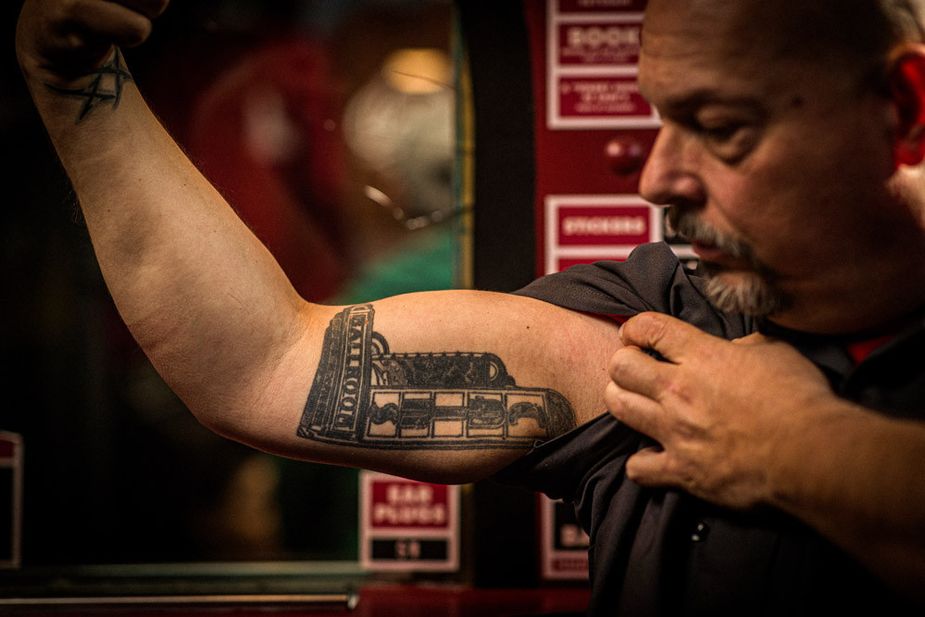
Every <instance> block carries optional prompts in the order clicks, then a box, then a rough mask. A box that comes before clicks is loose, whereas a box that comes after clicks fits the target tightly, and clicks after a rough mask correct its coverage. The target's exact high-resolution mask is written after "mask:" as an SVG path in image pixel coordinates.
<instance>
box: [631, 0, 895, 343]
mask: <svg viewBox="0 0 925 617" xmlns="http://www.w3.org/2000/svg"><path fill="white" fill-rule="evenodd" d="M770 4H771V5H785V4H789V3H776V2H775V3H770ZM767 6H768V4H765V5H764V7H763V8H762V7H761V3H760V2H754V3H753V2H751V1H749V0H739V1H737V2H724V1H721V0H651V1H650V2H649V8H648V10H647V12H646V22H645V28H644V33H643V49H642V55H641V59H640V75H639V79H640V85H641V87H642V90H643V94H645V96H646V97H647V98H648V99H649V100H650V101H651V102H652V103H653V104H654V105H655V106H656V107H657V108H658V110H659V112H660V113H661V115H662V120H663V128H662V130H661V133H660V134H659V138H658V140H657V141H656V144H655V146H654V148H653V151H652V154H651V157H650V159H649V161H648V163H647V165H646V168H645V170H644V171H643V176H642V180H641V192H642V194H643V196H644V197H646V198H647V199H648V200H650V201H652V202H654V203H658V204H666V205H671V206H672V208H671V211H670V214H669V217H670V220H671V222H672V223H673V224H674V225H675V226H676V227H678V228H679V231H680V232H682V233H683V234H687V235H688V236H690V237H691V239H692V241H693V245H694V250H695V251H696V252H697V253H698V254H699V256H700V257H701V260H702V262H703V263H704V265H705V266H706V268H707V271H708V273H709V274H710V275H711V279H712V280H711V282H710V288H711V296H712V298H713V299H714V301H715V302H716V303H717V304H718V305H719V306H720V308H722V309H725V310H737V311H744V312H748V313H751V314H757V315H768V314H770V315H772V316H774V318H775V320H777V321H780V322H782V323H784V324H785V325H791V326H794V327H800V326H801V325H804V324H803V323H801V322H802V321H805V319H804V317H803V316H804V315H807V314H808V312H810V311H811V310H812V308H813V305H814V304H817V303H820V302H826V303H831V302H833V301H844V300H845V299H847V298H850V297H851V295H852V294H857V293H861V292H862V291H863V283H864V280H865V277H867V276H869V270H868V269H869V268H870V267H872V261H871V260H873V261H876V260H875V259H874V257H875V256H876V255H877V253H878V251H879V250H880V249H881V248H882V246H883V242H888V241H889V237H890V234H891V230H893V229H895V227H894V226H895V225H896V219H897V215H896V213H895V207H894V206H891V204H893V203H895V200H894V199H893V198H892V196H891V195H890V192H889V190H888V182H887V181H888V180H889V178H890V176H891V175H892V173H893V171H894V167H893V162H892V151H891V143H890V130H889V126H890V122H891V116H890V106H889V104H888V103H889V101H888V100H887V99H886V98H885V97H882V96H880V95H877V94H875V93H874V92H873V91H872V89H870V88H867V89H865V88H864V87H863V86H862V79H861V76H862V75H863V74H864V70H863V69H864V67H859V68H857V69H856V70H852V71H848V70H846V69H844V68H843V67H841V66H837V65H833V64H831V63H829V64H826V63H824V62H822V61H812V60H806V59H802V60H798V59H797V58H796V57H794V56H792V55H788V54H787V53H784V52H785V47H786V45H787V44H788V43H795V44H797V45H799V42H798V41H797V42H793V41H786V40H783V39H784V36H783V35H780V34H779V33H780V32H782V31H787V28H786V24H785V20H786V19H789V18H790V16H789V15H786V14H783V15H779V16H777V17H776V16H775V15H774V14H773V11H769V10H768V9H767ZM778 12H780V9H778ZM758 13H763V14H761V15H759V14H758ZM777 19H779V21H775V20H777ZM873 60H876V59H873ZM871 66H873V62H872V65H871Z"/></svg>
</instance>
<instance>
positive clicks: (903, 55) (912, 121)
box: [888, 45, 925, 167]
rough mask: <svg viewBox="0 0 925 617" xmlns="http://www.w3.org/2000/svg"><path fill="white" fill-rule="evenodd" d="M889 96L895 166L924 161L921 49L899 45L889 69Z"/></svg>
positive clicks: (924, 55) (924, 50)
mask: <svg viewBox="0 0 925 617" xmlns="http://www.w3.org/2000/svg"><path fill="white" fill-rule="evenodd" d="M888 75H889V85H890V93H891V96H892V99H893V105H894V106H895V109H896V114H897V120H898V124H897V127H896V132H895V134H894V135H893V159H894V161H895V162H896V166H897V167H898V166H900V165H910V166H914V165H918V164H919V163H921V162H922V161H923V160H925V46H922V45H907V46H903V47H902V48H900V49H899V50H897V52H896V53H895V54H893V56H892V59H891V62H890V67H889V73H888Z"/></svg>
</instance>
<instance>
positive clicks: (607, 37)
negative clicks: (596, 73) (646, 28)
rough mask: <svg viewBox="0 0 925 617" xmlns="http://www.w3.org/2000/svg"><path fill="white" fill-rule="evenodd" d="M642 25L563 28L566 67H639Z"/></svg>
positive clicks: (561, 49)
mask: <svg viewBox="0 0 925 617" xmlns="http://www.w3.org/2000/svg"><path fill="white" fill-rule="evenodd" d="M641 32H642V24H641V23H639V22H635V23H614V22H612V21H606V22H605V21H601V22H590V23H573V24H561V23H560V24H559V46H558V47H559V58H558V61H559V64H560V65H562V66H591V65H603V66H606V67H608V68H613V67H614V66H616V65H627V66H635V65H636V64H637V63H638V62H639V41H640V34H641Z"/></svg>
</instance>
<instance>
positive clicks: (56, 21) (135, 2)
mask: <svg viewBox="0 0 925 617" xmlns="http://www.w3.org/2000/svg"><path fill="white" fill-rule="evenodd" d="M168 2H169V0H26V2H25V4H24V5H23V9H22V13H21V14H20V17H19V24H18V27H17V30H16V54H17V56H18V58H19V63H20V66H22V68H23V71H24V72H25V73H26V75H27V76H35V77H38V78H39V79H42V80H43V81H46V82H48V83H56V82H57V83H60V82H66V81H68V80H70V79H73V78H75V77H78V76H80V75H84V74H87V73H90V72H92V71H94V70H95V69H97V68H98V67H99V66H100V65H102V64H103V63H104V62H105V61H106V60H107V59H108V58H109V56H110V55H111V54H112V50H113V47H114V46H118V47H133V46H136V45H139V44H141V43H142V42H144V41H145V39H147V38H148V35H149V34H150V33H151V21H152V20H153V19H154V18H155V17H157V16H158V15H160V14H161V13H163V12H164V10H165V9H166V8H167V4H168Z"/></svg>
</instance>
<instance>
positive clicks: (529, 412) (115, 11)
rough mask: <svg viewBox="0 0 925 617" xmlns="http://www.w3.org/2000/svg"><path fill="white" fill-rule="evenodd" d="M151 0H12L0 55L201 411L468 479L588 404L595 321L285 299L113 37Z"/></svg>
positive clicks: (324, 450)
mask: <svg viewBox="0 0 925 617" xmlns="http://www.w3.org/2000/svg"><path fill="white" fill-rule="evenodd" d="M165 6H166V0H119V1H118V2H116V1H108V0H27V1H26V3H25V5H24V8H23V13H22V16H21V19H20V23H19V27H18V31H17V53H18V57H19V61H20V64H21V66H22V68H23V72H24V74H25V77H26V80H27V82H28V85H29V88H30V91H31V93H32V96H33V98H34V100H35V103H36V105H37V107H38V109H39V111H40V113H41V116H42V118H43V120H44V122H45V125H46V127H47V129H48V132H49V134H50V136H51V138H52V141H53V143H54V145H55V148H56V149H57V152H58V154H59V156H60V158H61V160H62V161H63V163H64V166H65V169H66V170H67V173H68V175H69V176H70V178H71V180H72V182H73V185H74V188H75V190H76V192H77V195H78V198H79V200H80V204H81V208H82V209H83V212H84V216H85V219H86V221H87V226H88V228H89V231H90V236H91V238H92V241H93V246H94V249H95V251H96V255H97V258H98V260H99V263H100V267H101V269H102V272H103V275H104V277H105V280H106V283H107V285H108V287H109V289H110V291H111V293H112V295H113V298H114V299H115V302H116V305H117V307H118V309H119V311H120V314H121V315H122V318H123V319H124V320H125V322H126V323H127V324H128V326H129V328H130V329H131V331H132V333H133V335H134V336H135V337H136V339H137V340H138V341H139V343H140V344H141V346H142V348H143V349H144V350H145V352H146V353H147V354H148V356H149V357H150V358H151V360H152V362H153V364H154V365H155V367H156V368H157V369H158V371H159V372H160V373H161V375H162V376H163V377H164V378H165V380H166V381H167V382H168V383H169V384H170V386H171V387H172V388H173V389H174V390H175V391H176V392H177V393H178V394H179V395H180V396H181V397H182V399H183V400H184V401H185V403H186V404H187V405H188V406H189V408H190V409H191V410H192V411H193V412H194V413H195V414H196V415H197V417H198V418H199V419H200V421H201V422H203V423H204V424H206V425H207V426H209V427H211V428H213V429H214V430H216V431H218V432H219V433H222V434H224V435H227V436H229V437H232V438H235V439H238V440H240V441H243V442H246V443H249V444H251V445H254V446H255V447H258V448H261V449H264V450H267V451H271V452H275V453H279V454H283V455H287V456H293V457H297V458H304V459H310V460H317V461H324V462H332V463H336V464H344V465H356V466H364V467H369V468H374V469H380V470H384V471H389V472H393V473H400V474H405V475H409V476H412V477H418V478H423V479H439V480H445V481H463V480H470V479H474V478H477V477H481V476H484V475H486V474H488V473H491V472H492V471H494V470H496V469H498V468H500V467H501V466H503V465H504V464H506V463H507V462H509V461H511V460H513V459H514V458H516V457H517V456H519V455H520V454H521V453H522V452H524V451H525V449H527V448H529V447H530V445H532V443H533V441H534V440H535V439H548V438H550V437H552V436H555V435H556V434H558V433H561V432H563V431H565V430H567V429H569V428H570V427H572V426H574V425H575V424H576V423H580V422H583V421H585V420H587V419H590V418H591V417H592V416H594V415H596V414H597V413H598V412H600V411H602V410H603V409H604V405H603V395H602V393H603V389H604V385H605V383H606V381H607V375H606V362H607V359H608V357H609V355H610V353H612V351H613V349H614V348H615V346H616V345H617V333H616V328H615V327H614V326H613V325H611V324H608V323H606V322H604V321H601V320H598V319H596V318H592V317H588V316H585V315H581V314H578V313H573V312H569V311H565V310H562V309H557V308H554V307H552V306H549V305H546V304H544V303H541V302H538V301H535V300H530V299H526V298H519V297H513V296H506V295H500V294H486V293H477V292H440V293H433V294H414V295H408V296H401V297H396V298H392V299H388V300H384V301H381V302H377V303H374V304H371V305H367V306H359V307H325V306H318V305H312V304H308V303H306V302H304V301H303V300H302V299H301V298H300V297H299V296H298V295H297V294H296V293H295V292H294V290H293V289H292V287H291V285H290V284H289V282H288V281H287V279H286V277H285V276H284V274H283V272H282V271H281V270H280V268H279V267H278V265H277V264H276V262H275V261H274V259H273V258H272V257H271V255H270V254H269V253H268V252H267V250H266V249H265V248H264V247H263V246H262V245H261V244H260V242H259V241H257V239H256V238H255V237H254V236H253V235H252V234H251V233H250V231H249V230H248V229H247V227H246V226H245V225H244V224H243V223H242V222H241V221H240V220H239V219H238V218H237V216H235V214H234V212H233V211H232V210H231V208H229V207H228V205H227V204H226V203H225V201H224V200H223V199H222V197H221V196H220V195H219V194H218V193H217V192H216V191H215V190H214V189H213V187H212V186H210V185H209V183H208V182H207V181H206V180H205V179H204V178H203V177H202V176H201V175H200V174H199V173H198V171H197V170H196V169H195V168H194V167H193V165H192V164H191V163H190V162H189V161H188V160H187V158H186V157H185V156H184V154H183V153H182V152H181V150H180V149H179V148H178V147H177V146H176V144H175V143H174V142H173V140H172V139H171V138H170V136H169V135H168V134H167V133H166V132H165V131H164V130H163V128H162V127H161V126H160V125H159V123H158V122H157V120H156V119H155V117H154V116H153V114H152V113H151V112H150V111H149V110H148V108H147V107H146V105H145V103H144V101H143V100H142V98H141V96H140V95H139V92H138V90H137V89H136V87H135V85H134V83H133V81H132V78H131V75H130V73H129V71H128V68H127V67H126V64H125V62H124V60H123V58H122V55H121V54H120V53H119V51H118V49H117V47H115V46H114V45H118V46H123V47H124V46H129V45H135V44H139V43H140V42H142V41H143V40H144V39H145V38H146V36H147V34H148V32H149V31H150V28H151V20H152V19H153V18H155V17H156V16H157V15H158V14H160V12H161V11H162V10H163V9H164V8H165Z"/></svg>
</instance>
